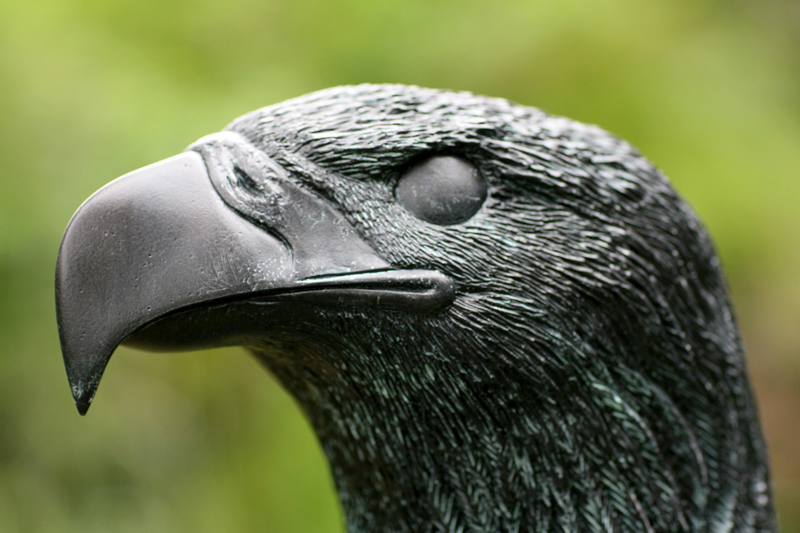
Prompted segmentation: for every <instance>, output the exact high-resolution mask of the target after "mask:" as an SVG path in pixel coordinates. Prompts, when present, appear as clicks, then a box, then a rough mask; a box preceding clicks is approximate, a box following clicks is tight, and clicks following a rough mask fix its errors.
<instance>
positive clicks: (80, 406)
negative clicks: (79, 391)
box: [75, 400, 91, 416]
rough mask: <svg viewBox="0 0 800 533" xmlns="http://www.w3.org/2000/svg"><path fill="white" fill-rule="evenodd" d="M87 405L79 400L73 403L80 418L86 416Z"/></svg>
mask: <svg viewBox="0 0 800 533" xmlns="http://www.w3.org/2000/svg"><path fill="white" fill-rule="evenodd" d="M89 405H91V404H88V403H86V402H82V401H79V400H76V401H75V406H76V407H77V408H78V412H79V413H80V414H81V416H84V415H85V414H86V411H88V410H89Z"/></svg>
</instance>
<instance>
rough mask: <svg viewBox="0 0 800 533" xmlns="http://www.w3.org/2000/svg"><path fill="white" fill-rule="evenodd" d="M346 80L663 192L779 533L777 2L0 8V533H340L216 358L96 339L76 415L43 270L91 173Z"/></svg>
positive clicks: (788, 1) (137, 163)
mask: <svg viewBox="0 0 800 533" xmlns="http://www.w3.org/2000/svg"><path fill="white" fill-rule="evenodd" d="M361 82H399V83H407V84H417V85H423V86H430V87H442V88H452V89H463V90H470V91H473V92H476V93H482V94H487V95H492V96H501V97H505V98H509V99H512V100H515V101H517V102H521V103H524V104H528V105H533V106H537V107H541V108H543V109H545V110H546V111H549V112H551V113H555V114H560V115H566V116H569V117H571V118H574V119H577V120H581V121H584V122H590V123H596V124H600V125H601V126H603V127H604V128H606V129H608V130H610V131H612V132H614V133H616V134H618V135H620V136H622V137H624V138H626V139H627V140H629V141H631V142H632V143H633V144H634V145H636V146H638V147H639V148H640V149H641V150H642V152H644V154H645V155H647V156H648V157H649V158H650V159H652V160H653V161H654V162H655V163H656V164H657V165H658V166H659V167H660V168H662V169H663V170H664V171H665V172H666V174H667V175H668V176H670V177H671V179H672V180H673V182H674V184H675V186H676V187H677V188H678V190H679V191H680V192H681V193H682V194H683V195H684V196H685V197H686V198H687V199H688V200H689V201H690V203H691V204H692V205H693V206H694V207H695V209H696V210H697V211H698V212H699V213H700V215H701V217H702V218H703V219H704V221H705V222H706V224H707V226H708V227H709V229H710V230H711V233H712V234H713V235H714V237H715V240H716V243H717V245H718V250H719V252H720V254H721V257H722V261H723V264H724V266H725V267H726V269H727V272H728V277H729V283H730V288H731V292H732V294H733V299H734V301H735V304H736V306H737V310H738V314H739V318H740V322H741V327H742V331H743V335H744V338H745V341H746V343H747V347H748V351H749V357H750V368H751V371H752V375H753V380H754V383H755V388H756V392H757V395H758V400H759V407H760V409H761V412H762V418H763V423H764V426H765V428H766V433H767V438H768V441H769V444H770V452H771V457H772V470H773V478H774V485H775V493H776V500H777V504H778V508H779V512H780V519H781V522H782V531H784V532H785V533H789V532H800V327H799V326H800V246H798V243H800V209H798V200H800V2H797V1H796V0H732V1H711V0H682V1H681V0H667V1H659V2H655V1H653V2H650V1H633V0H607V1H604V2H595V1H591V0H585V1H577V0H560V1H558V2H556V1H540V2H533V1H515V0H492V1H488V0H487V1H483V0H463V1H445V0H424V1H423V0H403V1H400V0H385V1H375V0H372V1H368V0H343V1H335V2H331V1H324V0H295V1H280V2H279V1H248V0H228V1H226V2H220V1H218V0H192V1H188V0H177V1H172V2H167V1H164V0H140V1H138V2H108V1H106V0H58V1H56V0H52V1H46V0H45V1H42V0H24V1H23V0H0V162H2V166H1V167H0V532H71V531H75V532H77V531H80V532H107V531H115V532H127V531H130V532H143V531H146V532H179V531H192V532H255V531H275V532H284V531H285V532H317V531H319V532H336V531H341V529H342V526H341V516H340V511H339V510H338V507H337V503H336V499H335V495H334V492H333V489H332V486H331V481H330V479H329V475H328V472H327V470H326V465H325V462H324V460H323V458H322V455H321V452H320V450H319V448H318V446H317V443H316V442H315V440H314V437H313V435H312V433H311V431H310V429H309V428H308V426H307V424H306V422H305V420H304V419H303V418H302V416H301V415H300V413H299V412H298V410H297V409H296V407H295V406H294V404H293V403H292V400H291V399H290V398H289V397H288V396H287V395H286V394H285V393H284V392H283V391H282V390H281V389H280V387H279V386H278V385H277V384H276V383H275V382H274V380H273V379H272V378H271V377H270V376H269V375H268V374H267V373H266V372H264V371H262V369H261V368H260V367H259V366H258V365H257V364H256V363H255V362H254V361H253V360H252V359H250V358H249V357H248V356H247V355H246V354H245V353H244V352H243V351H241V350H237V349H230V350H217V351H211V352H200V353H190V354H170V355H162V354H149V353H139V352H134V351H130V350H125V349H121V350H119V351H118V352H117V354H116V355H115V356H114V358H113V359H112V361H111V364H110V365H109V368H108V372H107V374H106V376H105V378H104V381H103V383H102V385H101V387H100V390H99V393H98V396H97V399H96V402H95V404H94V406H93V408H92V410H91V412H90V413H89V415H88V416H87V417H86V418H81V417H79V416H78V413H77V411H76V409H75V407H74V405H73V402H72V399H71V397H70V392H69V387H68V386H67V380H66V376H65V373H64V370H63V366H62V362H61V355H60V350H59V345H58V337H57V331H56V325H55V312H54V308H53V269H54V263H55V258H56V253H57V250H58V245H59V241H60V238H61V234H62V231H63V229H64V227H65V225H66V224H67V221H68V220H69V218H70V216H71V215H72V213H73V212H74V210H75V209H76V208H77V207H78V205H79V204H80V203H81V202H82V201H83V200H84V199H85V198H86V197H88V196H89V195H90V194H91V193H92V192H94V191H95V190H96V189H98V188H99V187H100V186H102V185H103V184H105V183H106V182H108V181H110V180H111V179H113V178H115V177H117V176H119V175H121V174H124V173H126V172H129V171H131V170H133V169H136V168H138V167H141V166H144V165H147V164H149V163H152V162H155V161H158V160H160V159H162V158H165V157H168V156H171V155H174V154H177V153H179V152H180V151H181V150H183V148H184V147H185V146H187V145H188V144H189V143H191V142H192V141H194V140H195V139H197V138H199V137H201V136H203V135H206V134H208V133H212V132H214V131H218V130H219V129H221V128H222V127H224V126H225V125H226V124H227V123H228V122H229V121H231V120H232V119H233V118H235V117H237V116H239V115H241V114H243V113H245V112H248V111H251V110H253V109H255V108H258V107H262V106H265V105H269V104H272V103H276V102H279V101H281V100H284V99H286V98H290V97H293V96H299V95H301V94H304V93H306V92H309V91H313V90H316V89H321V88H324V87H329V86H333V85H339V84H349V83H361Z"/></svg>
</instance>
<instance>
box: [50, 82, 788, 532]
mask: <svg viewBox="0 0 800 533" xmlns="http://www.w3.org/2000/svg"><path fill="white" fill-rule="evenodd" d="M56 278H57V280H56V294H57V298H56V299H57V308H58V325H59V331H60V335H61V342H62V349H63V355H64V361H65V363H66V369H67V374H68V377H69V381H70V385H71V387H72V393H73V395H74V398H75V402H76V404H77V406H78V410H79V411H80V412H81V414H83V413H85V412H86V410H87V409H88V408H89V404H90V403H91V401H92V399H93V397H94V394H95V391H96V389H97V386H98V382H99V380H100V377H101V375H102V373H103V370H104V369H105V367H106V364H107V362H108V360H109V358H110V357H111V354H112V352H113V351H114V349H115V348H116V347H117V346H118V345H119V344H120V343H125V344H126V345H130V346H133V347H140V348H143V349H148V350H156V351H175V350H192V349H199V348H206V347H216V346H228V345H241V346H244V347H246V348H247V349H249V350H250V351H251V352H252V353H253V354H254V355H255V357H256V358H258V360H260V361H261V362H262V363H263V364H264V365H265V366H266V367H267V368H268V369H269V370H270V371H271V372H272V373H273V374H274V375H275V376H276V377H277V378H278V379H279V381H280V382H281V383H282V385H283V386H284V387H285V388H286V390H287V391H289V393H290V394H291V395H292V396H293V397H294V398H295V399H296V401H297V403H298V404H299V405H300V407H301V408H302V410H303V411H304V413H305V415H306V416H307V417H308V419H309V420H310V422H311V424H312V425H313V427H314V430H315V432H316V435H317V437H318V438H319V441H320V443H321V445H322V448H323V450H324V453H325V455H326V457H327V459H328V461H329V464H330V468H331V471H332V474H333V478H334V481H335V485H336V488H337V490H338V494H339V497H340V501H341V504H342V507H343V509H344V514H345V520H346V523H347V528H348V531H350V532H351V533H356V532H358V533H361V532H378V531H380V532H408V533H412V532H413V533H419V532H587V533H599V532H644V533H654V532H658V533H662V532H693V533H700V532H707V533H716V532H732V533H737V532H768V531H776V523H775V517H774V511H773V509H772V501H771V494H770V482H769V473H768V467H767V460H766V450H765V445H764V440H763V437H762V433H761V429H760V426H759V422H758V418H757V414H756V409H755V406H754V401H753V396H752V393H751V389H750V385H749V381H748V376H747V370H746V365H745V356H744V352H743V349H742V343H741V340H740V337H739V334H738V331H737V325H736V320H735V317H734V314H733V311H732V309H731V305H730V303H729V301H728V298H727V295H726V289H725V282H724V278H723V275H722V272H721V270H720V265H719V261H718V259H717V257H716V255H715V253H714V250H713V246H712V243H711V241H710V239H709V237H708V235H707V234H706V232H705V230H704V229H703V227H702V226H701V224H700V222H699V221H698V219H697V218H696V216H695V215H694V214H693V213H692V211H691V210H690V208H689V207H688V206H687V204H686V203H684V201H683V200H681V198H679V197H678V196H677V194H676V193H675V191H674V190H673V189H672V187H671V186H670V185H669V183H668V181H667V179H666V178H665V177H664V176H663V175H662V174H661V173H660V172H659V171H658V170H656V169H655V168H654V167H653V165H652V164H651V163H650V162H648V161H647V160H646V159H645V158H644V157H642V156H641V155H640V154H639V153H638V152H637V151H636V150H635V149H634V148H632V147H631V146H630V145H629V144H627V143H625V142H624V141H622V140H620V139H618V138H616V137H614V136H613V135H611V134H609V133H607V132H605V131H603V130H602V129H600V128H598V127H595V126H587V125H585V124H581V123H578V122H574V121H572V120H568V119H565V118H560V117H555V116H551V115H548V114H547V113H544V112H542V111H540V110H538V109H534V108H530V107H525V106H522V105H517V104H514V103H511V102H508V101H506V100H502V99H497V98H486V97H481V96H476V95H473V94H469V93H463V92H449V91H442V90H431V89H423V88H419V87H407V86H402V85H360V86H350V87H338V88H333V89H328V90H324V91H320V92H316V93H312V94H309V95H306V96H303V97H300V98H297V99H293V100H289V101H287V102H284V103H281V104H277V105H273V106H270V107H266V108H263V109H260V110H258V111H254V112H252V113H250V114H247V115H245V116H243V117H241V118H239V119H237V120H235V121H234V122H233V123H232V124H231V125H230V126H228V127H227V128H226V129H225V130H224V131H223V132H221V133H217V134H213V135H209V136H208V137H204V138H202V139H200V140H199V141H197V142H196V143H194V144H193V145H191V146H190V147H189V148H188V149H187V150H186V151H185V152H184V153H182V154H181V155H178V156H175V157H172V158H170V159H167V160H165V161H162V162H160V163H156V164H154V165H151V166H148V167H145V168H143V169H140V170H137V171H135V172H132V173H130V174H127V175H126V176H123V177H122V178H119V179H118V180H116V181H114V182H112V183H110V184H109V185H107V186H106V187H104V188H102V189H101V190H100V191H98V192H97V193H96V194H95V195H94V196H92V197H91V198H90V199H89V200H88V201H87V202H86V203H84V205H83V206H81V207H80V209H79V210H78V211H77V213H76V214H75V216H74V217H73V219H72V221H71V222H70V224H69V226H68V228H67V230H66V233H65V235H64V239H63V242H62V245H61V249H60V253H59V258H58V266H57V274H56Z"/></svg>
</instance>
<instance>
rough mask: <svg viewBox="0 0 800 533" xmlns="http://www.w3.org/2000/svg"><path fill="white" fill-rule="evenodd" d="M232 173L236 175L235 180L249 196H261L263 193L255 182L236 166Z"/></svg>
mask: <svg viewBox="0 0 800 533" xmlns="http://www.w3.org/2000/svg"><path fill="white" fill-rule="evenodd" d="M233 173H234V175H236V180H237V181H238V182H239V183H240V184H241V185H242V187H243V188H244V189H245V190H246V191H247V192H249V193H250V194H261V193H262V192H263V191H262V190H261V187H259V186H258V184H257V183H256V182H255V180H254V179H253V178H251V177H250V176H249V175H248V174H247V173H246V172H245V171H244V170H242V169H241V168H239V167H238V166H234V167H233Z"/></svg>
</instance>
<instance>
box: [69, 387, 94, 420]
mask: <svg viewBox="0 0 800 533" xmlns="http://www.w3.org/2000/svg"><path fill="white" fill-rule="evenodd" d="M96 391H97V385H96V384H95V385H94V386H89V387H86V386H80V385H79V386H77V387H73V389H72V397H73V398H74V399H75V407H77V408H78V412H79V413H80V414H81V416H83V415H85V414H86V411H88V410H89V406H90V405H91V404H92V400H94V393H95V392H96Z"/></svg>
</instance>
